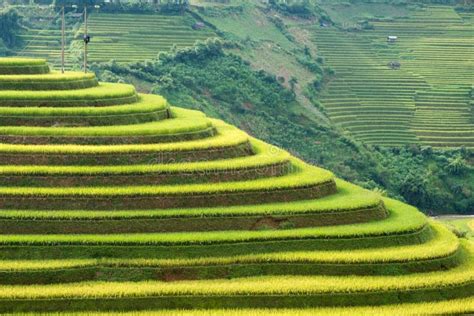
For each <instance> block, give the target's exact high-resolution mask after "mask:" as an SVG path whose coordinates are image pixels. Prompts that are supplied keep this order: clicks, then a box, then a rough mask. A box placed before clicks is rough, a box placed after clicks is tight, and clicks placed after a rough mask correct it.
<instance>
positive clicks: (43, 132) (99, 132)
mask: <svg viewBox="0 0 474 316" xmlns="http://www.w3.org/2000/svg"><path fill="white" fill-rule="evenodd" d="M171 111H172V115H173V118H172V119H168V120H162V121H156V122H148V123H142V124H132V125H114V126H92V127H30V126H1V127H0V135H8V136H25V137H26V136H32V137H39V136H50V137H54V138H60V137H66V138H67V137H105V136H114V137H116V136H123V137H127V136H136V135H140V136H155V135H173V134H184V133H189V132H197V131H203V130H206V129H208V128H211V127H212V124H211V121H209V120H208V119H207V118H206V117H205V116H204V115H202V114H201V113H199V112H197V113H196V111H191V110H185V109H179V108H173V109H172V110H171Z"/></svg>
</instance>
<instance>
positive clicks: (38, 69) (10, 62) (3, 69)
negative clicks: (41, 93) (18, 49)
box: [0, 58, 49, 75]
mask: <svg viewBox="0 0 474 316" xmlns="http://www.w3.org/2000/svg"><path fill="white" fill-rule="evenodd" d="M47 73H49V66H48V65H47V64H46V61H45V60H41V59H25V58H21V59H20V58H2V59H1V60H0V75H21V74H37V75H38V74H47Z"/></svg>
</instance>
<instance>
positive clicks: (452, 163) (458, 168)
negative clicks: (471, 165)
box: [446, 155, 467, 175]
mask: <svg viewBox="0 0 474 316" xmlns="http://www.w3.org/2000/svg"><path fill="white" fill-rule="evenodd" d="M466 170H467V164H466V162H465V161H464V159H463V158H462V157H461V155H458V156H456V157H453V158H449V159H448V165H447V166H446V171H448V172H449V173H450V174H452V175H461V174H463V173H464V172H465V171H466Z"/></svg>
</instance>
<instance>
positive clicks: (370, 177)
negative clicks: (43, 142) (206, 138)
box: [93, 1, 474, 214]
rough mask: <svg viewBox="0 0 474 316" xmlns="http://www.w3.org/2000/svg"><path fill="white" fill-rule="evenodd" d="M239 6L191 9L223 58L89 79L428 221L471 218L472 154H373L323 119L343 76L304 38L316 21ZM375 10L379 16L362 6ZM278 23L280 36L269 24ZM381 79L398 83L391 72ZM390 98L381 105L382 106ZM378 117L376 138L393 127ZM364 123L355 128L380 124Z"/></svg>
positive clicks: (177, 55) (149, 65)
mask: <svg viewBox="0 0 474 316" xmlns="http://www.w3.org/2000/svg"><path fill="white" fill-rule="evenodd" d="M239 3H240V2H239V1H233V2H231V4H230V5H222V4H214V5H213V6H212V10H211V9H209V8H207V7H208V6H206V9H202V8H200V7H198V8H193V12H194V13H196V14H198V15H199V17H200V18H201V19H204V20H205V21H206V23H208V24H210V25H213V26H214V28H215V29H216V30H217V31H216V32H217V33H218V34H219V35H220V36H221V38H223V39H224V40H223V41H222V47H223V52H222V51H216V50H213V49H208V48H207V47H206V46H207V45H208V44H209V41H208V42H207V43H199V44H197V45H195V46H192V47H189V49H181V50H177V51H175V52H170V53H162V57H163V58H162V59H158V58H156V59H153V60H147V61H146V62H137V63H113V62H108V63H100V64H96V65H95V66H94V67H93V69H94V71H95V72H96V74H97V75H98V76H99V77H100V78H101V80H103V81H111V82H127V83H133V84H134V85H136V86H137V88H138V90H139V91H142V92H147V93H148V92H153V93H157V94H161V95H164V96H166V98H167V99H169V100H170V101H172V102H173V103H174V104H179V105H181V106H184V107H187V108H192V109H197V110H200V111H204V112H205V113H206V114H207V115H209V116H212V117H215V118H220V119H224V120H225V121H227V122H231V123H232V124H234V125H236V126H238V127H239V128H241V129H244V130H245V131H246V132H248V133H250V134H251V135H254V136H256V137H259V138H262V139H263V140H265V141H267V142H270V143H272V144H275V145H277V146H280V147H283V148H285V149H286V150H289V151H291V152H292V153H294V154H296V155H297V156H298V157H300V158H303V159H304V160H306V161H309V162H312V163H316V164H318V165H321V166H324V167H325V168H328V169H330V170H332V171H333V172H335V174H336V175H337V176H339V177H341V178H344V179H345V180H348V181H351V182H355V183H357V184H358V185H361V186H364V187H365V188H368V189H371V190H379V191H386V193H387V195H389V196H391V197H394V198H398V199H404V200H405V201H407V202H409V203H411V204H415V205H416V206H418V207H420V208H421V209H422V210H423V211H424V212H425V213H427V214H449V213H462V214H469V213H472V211H473V210H474V181H473V179H474V172H473V171H474V168H473V167H472V166H473V161H474V157H473V151H472V150H468V148H467V147H464V148H463V147H456V148H446V147H439V148H437V147H431V146H426V145H422V144H417V143H415V144H411V145H408V144H405V145H403V146H401V145H400V146H393V147H392V146H379V145H374V144H373V143H371V142H361V141H360V140H359V139H357V138H354V136H353V135H352V134H350V133H349V132H348V131H347V130H345V129H342V128H340V127H339V126H338V125H337V124H336V122H334V121H331V120H330V119H329V118H328V117H327V116H328V115H329V116H330V109H329V107H327V106H324V105H323V104H321V102H324V101H325V99H324V98H325V97H327V96H328V95H329V94H328V93H329V92H328V91H329V88H328V87H331V85H332V84H333V83H335V82H336V81H337V80H338V79H337V77H338V76H339V75H340V74H339V73H338V72H337V71H336V73H335V74H334V73H333V72H332V71H331V70H334V69H332V68H331V67H330V66H329V59H328V58H325V56H324V54H322V53H321V52H320V51H319V50H318V49H317V47H316V45H315V44H314V42H313V41H312V40H311V39H310V37H309V36H308V35H309V33H308V30H306V28H308V27H309V26H308V25H307V24H309V23H313V24H314V21H313V20H309V21H310V22H308V20H307V19H302V18H297V17H295V16H293V15H290V16H287V15H284V14H282V13H280V12H279V11H274V10H272V11H266V9H265V8H262V7H261V6H255V5H250V4H246V5H240V4H239ZM206 4H208V3H206ZM351 7H354V8H357V6H356V4H354V5H353V6H351ZM373 7H374V8H379V7H377V6H369V8H373ZM387 7H388V8H392V9H393V6H387ZM401 8H402V9H403V8H404V7H403V6H401ZM402 9H399V10H402ZM379 10H380V8H379ZM403 10H405V9H403ZM389 13H390V14H393V13H391V12H389ZM389 13H386V14H389ZM396 13H397V14H405V11H401V12H400V13H399V11H396ZM275 15H277V16H279V17H280V20H281V22H282V23H284V25H285V27H282V25H281V23H280V22H278V21H280V20H278V19H273V18H272V17H273V16H275ZM136 16H137V19H138V18H139V17H140V15H136ZM355 16H357V15H355ZM305 23H306V24H305ZM317 25H319V24H317ZM430 27H431V26H430ZM340 32H342V31H340ZM347 33H348V32H347ZM210 42H212V41H210ZM211 46H212V45H211ZM466 65H467V60H466ZM385 66H386V65H384V67H385ZM400 71H404V70H403V68H402V69H400ZM387 73H388V74H393V76H396V75H398V74H399V73H398V71H397V70H393V71H392V70H390V69H388V70H387ZM402 80H405V79H403V78H402ZM382 83H383V82H382ZM392 86H393V84H392ZM394 89H395V86H394ZM342 93H344V92H342ZM340 95H341V94H340V93H338V94H336V93H333V94H332V97H333V98H334V99H337V98H339V97H340ZM392 95H393V94H392ZM375 96H376V95H374V97H375ZM392 98H393V96H388V95H387V96H384V103H383V104H384V105H386V104H388V102H390V99H392ZM451 99H453V100H454V97H451ZM348 102H351V101H350V100H348ZM453 102H454V101H453ZM456 102H457V101H456ZM461 103H462V102H461ZM374 105H376V104H375V103H374ZM461 106H465V105H461ZM382 107H383V106H382ZM387 111H390V112H393V109H388V110H387ZM369 112H371V113H373V115H380V114H381V113H382V112H381V111H379V112H380V113H378V112H377V111H375V112H374V111H372V110H370V109H369ZM380 116H381V118H380V120H381V121H382V120H385V121H384V123H383V124H382V125H380V124H379V126H381V127H383V128H391V126H393V124H394V123H396V122H397V121H396V120H395V119H394V118H393V117H388V116H387V115H385V114H384V115H380ZM371 119H372V121H371V122H370V124H369V123H368V124H367V125H368V126H361V127H360V128H361V129H362V128H370V126H369V125H377V124H378V123H377V121H376V120H375V119H373V117H371ZM386 120H390V123H393V124H392V125H390V124H388V123H387V121H386ZM447 128H449V127H447ZM387 139H388V138H387ZM456 166H458V167H459V168H458V167H456Z"/></svg>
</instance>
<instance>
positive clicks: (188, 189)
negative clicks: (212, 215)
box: [0, 158, 333, 197]
mask: <svg viewBox="0 0 474 316" xmlns="http://www.w3.org/2000/svg"><path fill="white" fill-rule="evenodd" d="M291 162H292V164H293V165H294V172H293V173H290V174H288V175H284V176H281V177H277V178H264V179H257V180H250V181H245V182H224V183H218V184H186V185H163V186H129V187H77V188H76V187H63V188H42V187H25V188H21V187H16V188H15V187H2V188H0V195H2V196H4V197H5V196H8V195H19V196H25V197H26V196H30V197H32V196H51V197H53V196H57V197H60V196H84V197H85V196H89V197H92V196H115V195H132V196H139V195H155V194H164V195H187V194H190V195H193V194H199V193H207V194H210V193H216V194H218V193H224V192H245V191H260V190H265V191H267V190H279V189H289V188H290V189H297V188H305V187H309V186H317V185H319V184H324V183H328V182H331V181H333V174H332V173H330V172H329V171H326V170H323V169H320V168H316V167H312V166H308V165H304V164H303V162H302V161H300V160H297V159H296V158H292V159H291Z"/></svg>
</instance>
